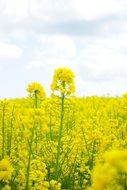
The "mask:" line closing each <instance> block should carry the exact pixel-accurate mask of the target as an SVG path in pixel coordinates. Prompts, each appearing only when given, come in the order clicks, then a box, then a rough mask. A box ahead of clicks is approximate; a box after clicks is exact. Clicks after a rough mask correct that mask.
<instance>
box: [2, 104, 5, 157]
mask: <svg viewBox="0 0 127 190" xmlns="http://www.w3.org/2000/svg"><path fill="white" fill-rule="evenodd" d="M4 119H5V105H3V109H2V159H3V158H4V155H5V120H4Z"/></svg>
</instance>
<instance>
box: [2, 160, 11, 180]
mask: <svg viewBox="0 0 127 190" xmlns="http://www.w3.org/2000/svg"><path fill="white" fill-rule="evenodd" d="M12 172H13V168H12V166H11V164H10V162H9V161H8V160H6V159H3V160H1V161H0V180H3V181H8V180H9V179H10V178H11V174H12Z"/></svg>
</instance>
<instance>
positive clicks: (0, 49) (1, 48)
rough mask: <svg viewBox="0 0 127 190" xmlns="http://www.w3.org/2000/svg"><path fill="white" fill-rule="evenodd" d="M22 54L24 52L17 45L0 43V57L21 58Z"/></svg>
mask: <svg viewBox="0 0 127 190" xmlns="http://www.w3.org/2000/svg"><path fill="white" fill-rule="evenodd" d="M21 54H22V50H21V48H19V47H18V46H17V45H14V44H8V43H0V57H19V56H21Z"/></svg>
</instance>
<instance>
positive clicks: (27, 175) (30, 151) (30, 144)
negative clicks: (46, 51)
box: [25, 127, 34, 190]
mask: <svg viewBox="0 0 127 190" xmlns="http://www.w3.org/2000/svg"><path fill="white" fill-rule="evenodd" d="M33 137H34V127H33V128H32V134H31V138H30V141H28V147H29V155H28V165H27V172H26V186H25V190H29V176H30V163H31V155H32V144H33Z"/></svg>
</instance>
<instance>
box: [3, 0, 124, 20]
mask: <svg viewBox="0 0 127 190" xmlns="http://www.w3.org/2000/svg"><path fill="white" fill-rule="evenodd" d="M126 6H127V2H126V1H125V0H120V1H119V0H96V1H95V0H89V1H88V0H78V1H77V0H64V1H63V0H59V1H58V0H18V1H17V0H4V1H3V0H2V1H1V2H0V7H2V8H1V9H2V14H3V15H4V16H5V17H7V18H9V19H11V20H12V21H13V22H19V21H21V20H23V19H28V20H29V21H31V19H33V18H36V19H41V20H42V21H65V20H66V21H67V20H68V19H77V18H79V19H85V20H95V19H98V18H102V17H104V16H108V15H116V14H118V15H119V14H123V13H125V12H126V8H127V7H126Z"/></svg>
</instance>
